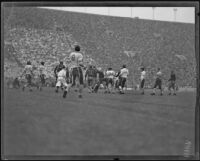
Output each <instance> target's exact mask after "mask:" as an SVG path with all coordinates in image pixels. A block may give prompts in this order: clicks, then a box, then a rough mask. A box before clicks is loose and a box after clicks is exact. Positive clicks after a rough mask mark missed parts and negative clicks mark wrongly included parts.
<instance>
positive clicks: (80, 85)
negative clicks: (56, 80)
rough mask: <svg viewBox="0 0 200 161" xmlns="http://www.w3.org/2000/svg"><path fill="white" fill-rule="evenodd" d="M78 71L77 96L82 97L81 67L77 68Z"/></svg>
mask: <svg viewBox="0 0 200 161" xmlns="http://www.w3.org/2000/svg"><path fill="white" fill-rule="evenodd" d="M78 72H79V75H78V77H79V95H78V97H79V98H82V91H83V72H82V69H81V67H79V68H78Z"/></svg>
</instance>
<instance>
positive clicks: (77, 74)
mask: <svg viewBox="0 0 200 161" xmlns="http://www.w3.org/2000/svg"><path fill="white" fill-rule="evenodd" d="M69 58H70V61H71V63H70V73H71V75H72V87H73V86H75V85H76V80H78V81H77V82H78V84H77V86H78V88H79V94H78V97H79V98H82V90H83V71H82V69H81V66H83V55H82V53H80V46H78V45H77V46H75V51H74V52H72V53H70V55H69Z"/></svg>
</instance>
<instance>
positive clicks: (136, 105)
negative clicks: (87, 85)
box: [3, 88, 196, 155]
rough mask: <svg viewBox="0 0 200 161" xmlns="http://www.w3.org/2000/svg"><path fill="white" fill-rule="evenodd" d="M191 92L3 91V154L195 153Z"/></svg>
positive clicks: (193, 102) (192, 93)
mask: <svg viewBox="0 0 200 161" xmlns="http://www.w3.org/2000/svg"><path fill="white" fill-rule="evenodd" d="M195 99H196V94H195V92H180V93H178V94H177V96H167V95H166V93H165V94H164V96H158V95H157V96H151V95H150V91H147V92H146V94H145V95H140V94H139V93H138V92H137V91H127V93H126V94H124V95H119V94H103V93H97V94H95V93H92V94H89V93H87V92H86V91H84V93H83V98H82V99H79V98H78V94H77V93H76V92H74V91H71V92H70V93H69V94H68V95H67V98H65V99H63V98H62V92H61V91H60V92H59V93H55V92H54V88H45V89H44V90H43V91H41V92H40V91H39V90H36V89H34V91H33V92H29V91H28V90H26V91H25V92H23V91H22V90H20V89H18V90H16V89H5V90H4V109H3V141H4V144H3V149H4V154H5V155H184V148H185V144H186V142H187V141H190V142H191V143H192V146H191V153H194V130H195V126H194V119H195V112H194V111H195Z"/></svg>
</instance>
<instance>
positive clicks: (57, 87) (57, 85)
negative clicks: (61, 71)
mask: <svg viewBox="0 0 200 161" xmlns="http://www.w3.org/2000/svg"><path fill="white" fill-rule="evenodd" d="M61 83H62V82H61V78H58V79H57V83H56V90H55V92H56V93H58V91H59V88H60V86H61Z"/></svg>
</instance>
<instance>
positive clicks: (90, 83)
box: [88, 77, 92, 93]
mask: <svg viewBox="0 0 200 161" xmlns="http://www.w3.org/2000/svg"><path fill="white" fill-rule="evenodd" d="M91 86H92V78H91V77H88V92H89V93H91V91H92V89H91Z"/></svg>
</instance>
